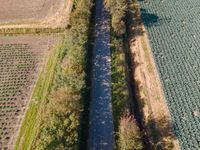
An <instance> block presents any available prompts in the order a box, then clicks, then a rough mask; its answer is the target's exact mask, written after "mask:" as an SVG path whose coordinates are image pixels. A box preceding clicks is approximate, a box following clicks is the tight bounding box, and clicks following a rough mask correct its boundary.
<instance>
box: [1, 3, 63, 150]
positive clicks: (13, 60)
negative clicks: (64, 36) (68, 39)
mask: <svg viewBox="0 0 200 150" xmlns="http://www.w3.org/2000/svg"><path fill="white" fill-rule="evenodd" d="M1 6H2V5H1ZM60 39H61V37H59V36H56V35H54V36H53V35H52V36H30V35H26V36H7V37H6V36H0V149H1V148H4V149H12V148H13V146H14V144H15V141H16V138H17V135H18V133H19V129H20V126H21V123H22V120H23V117H24V115H25V112H26V110H27V108H28V104H29V101H30V99H31V95H32V91H33V89H34V86H35V84H36V81H37V78H38V75H39V73H40V70H41V69H42V68H44V67H45V64H46V61H47V59H48V56H49V54H50V53H51V50H52V49H53V48H54V47H55V46H56V45H57V44H58V42H59V40H60ZM31 101H34V100H31ZM35 102H37V101H35Z"/></svg>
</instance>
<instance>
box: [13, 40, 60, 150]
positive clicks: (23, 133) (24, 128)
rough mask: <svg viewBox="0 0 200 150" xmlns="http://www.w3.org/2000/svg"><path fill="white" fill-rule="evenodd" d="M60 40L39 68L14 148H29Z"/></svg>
mask: <svg viewBox="0 0 200 150" xmlns="http://www.w3.org/2000/svg"><path fill="white" fill-rule="evenodd" d="M62 42H63V41H61V43H59V44H58V45H57V46H56V47H55V48H54V49H53V50H52V52H51V53H50V54H49V56H47V58H46V63H44V66H43V67H42V68H41V70H40V73H39V76H38V79H37V81H36V84H35V88H34V90H33V93H32V96H31V98H30V102H29V104H28V107H27V110H26V112H25V115H24V117H23V120H22V123H21V126H20V129H19V134H18V136H17V139H16V142H15V145H14V149H15V150H18V149H20V150H29V149H31V146H32V143H33V141H34V136H36V134H35V133H36V132H37V129H38V125H39V122H40V118H41V117H40V113H39V112H40V110H41V108H42V106H43V105H45V102H46V101H45V99H46V98H45V97H46V95H47V94H48V92H49V88H50V85H51V81H52V80H53V76H54V72H55V67H56V64H57V60H58V57H59V53H60V51H61V49H62V44H63V43H62ZM36 122H37V123H36ZM24 139H26V140H24Z"/></svg>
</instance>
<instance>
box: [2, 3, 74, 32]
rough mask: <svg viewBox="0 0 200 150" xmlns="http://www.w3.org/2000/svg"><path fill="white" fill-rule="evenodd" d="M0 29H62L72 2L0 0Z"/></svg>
mask: <svg viewBox="0 0 200 150" xmlns="http://www.w3.org/2000/svg"><path fill="white" fill-rule="evenodd" d="M0 4H1V5H0V28H28V27H35V28H36V27H38V28H43V27H54V28H55V27H64V26H65V25H66V23H67V21H68V17H69V13H70V11H71V8H72V0H34V1H31V0H21V1H20V2H19V1H18V0H6V1H5V0H0Z"/></svg>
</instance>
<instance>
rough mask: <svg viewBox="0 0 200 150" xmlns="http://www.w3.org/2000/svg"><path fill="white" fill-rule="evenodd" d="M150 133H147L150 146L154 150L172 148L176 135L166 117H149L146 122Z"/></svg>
mask: <svg viewBox="0 0 200 150" xmlns="http://www.w3.org/2000/svg"><path fill="white" fill-rule="evenodd" d="M146 126H147V128H149V129H150V130H149V131H150V133H147V134H148V136H149V137H151V139H150V141H151V147H152V148H153V149H156V150H165V149H174V148H175V147H174V143H173V142H175V141H176V137H175V135H174V133H173V131H172V128H171V121H170V120H169V118H168V117H166V116H162V117H160V118H153V117H152V116H151V117H149V120H148V122H147V124H146Z"/></svg>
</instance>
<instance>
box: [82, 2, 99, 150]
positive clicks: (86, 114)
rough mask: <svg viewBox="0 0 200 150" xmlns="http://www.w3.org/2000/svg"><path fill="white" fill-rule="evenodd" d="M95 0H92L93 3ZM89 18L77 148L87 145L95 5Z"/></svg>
mask: <svg viewBox="0 0 200 150" xmlns="http://www.w3.org/2000/svg"><path fill="white" fill-rule="evenodd" d="M95 1H96V0H94V3H95ZM91 12H92V14H91V18H90V24H89V33H88V37H89V38H88V43H86V45H85V46H86V47H87V52H86V56H87V59H86V60H85V65H84V66H85V67H84V70H85V72H86V77H85V83H86V87H85V89H83V92H82V99H81V102H82V104H83V112H82V116H81V124H80V132H79V138H80V139H79V150H87V149H88V147H87V145H88V137H89V131H88V130H89V113H90V110H89V107H90V101H91V74H92V73H91V71H92V59H91V58H92V55H93V54H92V50H93V47H94V39H95V35H94V26H95V23H94V19H95V5H94V6H93V7H92V9H91Z"/></svg>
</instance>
